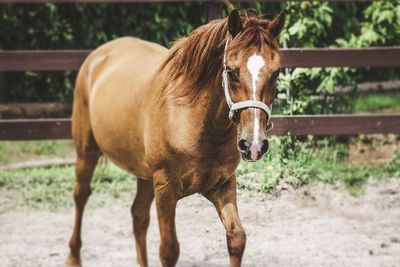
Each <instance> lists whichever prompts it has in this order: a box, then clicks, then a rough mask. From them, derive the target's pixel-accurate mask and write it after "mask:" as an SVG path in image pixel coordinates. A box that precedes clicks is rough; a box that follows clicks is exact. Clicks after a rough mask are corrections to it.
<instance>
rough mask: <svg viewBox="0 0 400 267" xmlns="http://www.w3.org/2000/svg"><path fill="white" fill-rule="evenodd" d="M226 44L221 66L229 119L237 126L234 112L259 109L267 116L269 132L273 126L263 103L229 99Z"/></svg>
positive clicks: (269, 111)
mask: <svg viewBox="0 0 400 267" xmlns="http://www.w3.org/2000/svg"><path fill="white" fill-rule="evenodd" d="M228 43H229V39H228V40H227V41H226V43H225V51H224V62H223V63H224V64H223V65H224V71H223V72H222V88H224V93H225V99H226V103H227V104H228V107H229V119H230V120H231V121H232V122H233V123H234V124H237V121H236V120H235V118H234V117H235V113H236V111H238V110H241V109H244V108H259V109H262V110H264V111H265V112H266V113H267V115H268V121H267V131H269V130H271V129H272V128H273V127H274V125H273V123H272V122H271V123H270V122H269V120H270V118H271V110H270V108H269V107H268V106H267V105H266V104H265V103H263V102H261V101H258V100H245V101H241V102H237V103H234V102H233V101H232V99H231V95H230V94H229V86H228V71H227V69H226V50H227V48H228Z"/></svg>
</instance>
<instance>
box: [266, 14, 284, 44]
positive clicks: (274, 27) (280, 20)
mask: <svg viewBox="0 0 400 267" xmlns="http://www.w3.org/2000/svg"><path fill="white" fill-rule="evenodd" d="M283 26H285V12H284V11H282V12H281V13H280V14H279V15H278V16H277V17H276V18H275V19H274V20H273V21H271V22H270V23H268V26H267V31H268V32H269V33H270V34H271V35H272V36H273V37H274V38H277V37H278V36H279V34H280V33H281V31H282V29H283Z"/></svg>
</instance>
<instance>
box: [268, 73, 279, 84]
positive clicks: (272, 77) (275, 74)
mask: <svg viewBox="0 0 400 267" xmlns="http://www.w3.org/2000/svg"><path fill="white" fill-rule="evenodd" d="M279 73H280V70H277V71H275V72H274V73H272V75H271V78H270V79H269V83H270V84H274V83H275V82H276V80H277V79H278V76H279Z"/></svg>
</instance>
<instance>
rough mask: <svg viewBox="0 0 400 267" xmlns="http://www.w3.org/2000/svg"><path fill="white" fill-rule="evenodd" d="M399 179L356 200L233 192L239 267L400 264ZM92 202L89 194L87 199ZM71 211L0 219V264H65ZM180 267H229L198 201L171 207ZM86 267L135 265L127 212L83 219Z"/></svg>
mask: <svg viewBox="0 0 400 267" xmlns="http://www.w3.org/2000/svg"><path fill="white" fill-rule="evenodd" d="M399 183H400V179H399V178H397V179H396V178H392V179H389V180H385V181H383V182H380V183H379V184H378V185H369V186H368V187H367V188H366V192H365V194H364V195H363V196H362V197H359V198H354V197H351V196H349V195H348V193H347V192H345V191H344V190H333V189H332V187H331V186H327V185H311V186H307V187H304V188H302V189H299V190H296V191H295V190H292V189H290V188H289V189H288V190H284V191H282V192H281V193H280V195H279V196H278V197H272V196H266V195H264V194H260V193H249V192H239V198H238V200H239V212H240V215H241V218H242V222H243V225H244V228H245V230H246V233H247V246H246V251H245V254H244V258H243V265H244V266H400V184H399ZM93 197H95V196H93ZM72 223H73V211H72V210H70V211H67V212H41V211H35V212H32V211H30V212H22V211H7V212H2V213H1V214H0V266H24V267H25V266H65V265H64V259H65V257H66V256H67V253H68V246H67V244H68V239H69V236H70V234H71V231H72ZM177 232H178V238H179V240H180V245H181V254H180V258H179V261H178V266H227V265H228V253H227V249H226V240H225V232H224V229H223V226H222V224H221V223H220V221H219V218H218V216H217V214H216V212H215V210H214V208H213V206H212V205H211V204H210V203H209V202H208V201H207V200H205V199H203V198H202V197H201V196H192V197H189V198H186V199H183V200H181V201H180V202H179V204H178V209H177ZM158 234H159V233H158V225H157V220H156V217H155V208H154V205H153V207H152V222H151V225H150V228H149V235H148V250H149V263H150V266H159V261H158V244H159V236H158ZM83 242H84V245H83V249H82V257H83V263H84V266H85V267H86V266H136V255H135V254H136V253H135V250H134V243H133V236H132V233H131V217H130V213H129V208H126V207H119V206H114V207H111V208H101V209H95V210H88V211H87V212H86V213H85V218H84V229H83Z"/></svg>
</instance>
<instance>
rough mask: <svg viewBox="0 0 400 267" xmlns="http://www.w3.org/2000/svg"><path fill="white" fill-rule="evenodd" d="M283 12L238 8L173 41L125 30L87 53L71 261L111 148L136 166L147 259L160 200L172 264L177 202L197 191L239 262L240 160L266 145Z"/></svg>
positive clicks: (77, 119)
mask: <svg viewBox="0 0 400 267" xmlns="http://www.w3.org/2000/svg"><path fill="white" fill-rule="evenodd" d="M284 21H285V16H284V13H281V14H279V15H278V16H277V17H276V18H275V19H274V20H272V21H267V20H264V19H262V18H259V17H257V16H255V15H251V14H248V13H247V12H245V11H240V12H239V11H238V10H237V9H233V10H232V11H231V12H230V14H229V16H228V18H225V19H217V20H214V21H212V22H210V23H208V24H206V25H203V26H200V27H199V28H197V29H196V30H194V31H193V32H192V33H191V34H189V36H188V37H186V38H183V39H179V40H177V41H176V42H175V43H174V45H173V46H172V47H171V49H167V48H165V47H163V46H160V45H158V44H155V43H152V42H147V41H144V40H140V39H137V38H133V37H123V38H120V39H116V40H113V41H110V42H108V43H106V44H104V45H102V46H100V47H99V48H97V49H96V50H94V51H93V52H92V53H91V54H89V56H88V57H87V58H86V59H85V61H84V63H83V64H82V66H81V68H80V70H79V73H78V75H77V79H76V85H75V92H74V104H73V114H72V136H73V140H74V145H75V149H76V155H77V159H76V167H75V172H76V184H75V189H74V201H75V224H74V229H73V233H72V236H71V239H70V242H69V246H70V253H69V255H68V257H67V260H66V263H67V264H69V265H80V264H81V256H80V249H81V246H82V241H81V225H82V216H83V211H84V207H85V204H86V202H87V200H88V198H89V195H90V194H91V188H90V182H91V179H92V175H93V171H94V169H95V167H96V164H97V162H98V160H99V157H100V156H101V155H103V156H104V157H105V158H107V159H109V160H111V161H112V162H113V163H114V164H116V165H117V166H119V167H120V168H122V169H124V170H125V171H127V172H129V173H131V174H133V175H135V176H136V177H137V193H136V196H135V199H134V201H133V204H132V207H131V214H132V220H133V233H134V237H135V243H136V252H137V261H138V264H139V265H140V266H147V265H148V261H147V252H146V232H147V228H148V226H149V221H150V206H151V203H152V201H153V199H155V202H156V210H157V217H158V224H159V229H160V237H161V238H160V246H159V258H160V261H161V264H162V265H163V266H174V265H175V264H176V263H177V260H178V257H179V243H178V240H177V235H176V229H175V210H176V205H177V201H178V200H180V199H182V198H184V197H186V196H188V195H192V194H195V193H198V194H201V195H203V196H204V197H206V198H207V199H208V200H209V201H210V202H211V203H212V204H213V205H214V206H215V208H216V210H217V213H218V215H219V217H220V219H221V221H222V223H223V225H224V226H225V228H226V238H227V246H228V252H229V259H230V266H240V264H241V260H242V255H243V252H244V249H245V244H246V234H245V232H244V229H243V226H242V224H241V222H240V218H239V215H238V208H237V202H236V174H235V171H236V169H237V166H238V164H239V162H240V159H241V158H242V159H243V160H245V161H257V160H259V159H260V158H261V157H262V155H263V154H264V153H266V152H267V150H268V146H269V143H268V140H267V130H268V129H269V128H271V123H269V121H270V117H271V112H270V109H271V105H272V101H273V99H274V97H275V94H276V86H277V77H278V75H279V70H280V53H279V44H278V41H277V38H278V36H279V34H280V32H281V31H282V28H283V26H284Z"/></svg>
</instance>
